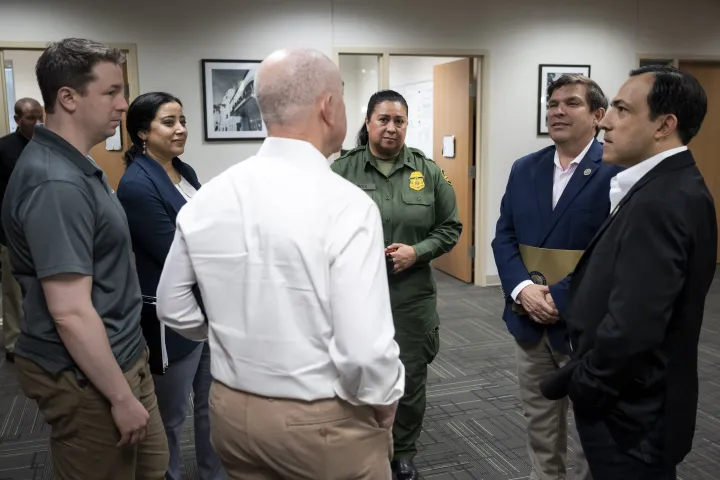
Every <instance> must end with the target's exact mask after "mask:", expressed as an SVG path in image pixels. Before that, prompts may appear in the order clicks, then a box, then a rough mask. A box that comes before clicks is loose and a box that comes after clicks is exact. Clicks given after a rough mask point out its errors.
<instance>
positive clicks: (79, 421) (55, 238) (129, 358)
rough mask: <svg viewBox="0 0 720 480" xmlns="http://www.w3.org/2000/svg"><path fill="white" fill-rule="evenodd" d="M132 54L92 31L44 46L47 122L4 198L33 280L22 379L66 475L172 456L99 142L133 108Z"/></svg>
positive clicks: (158, 472) (16, 246)
mask: <svg viewBox="0 0 720 480" xmlns="http://www.w3.org/2000/svg"><path fill="white" fill-rule="evenodd" d="M124 61H125V58H124V55H123V53H122V52H120V51H119V50H116V49H113V48H110V47H108V46H106V45H103V44H100V43H96V42H93V41H90V40H85V39H76V38H70V39H65V40H62V41H59V42H56V43H53V44H51V45H50V46H49V47H48V48H47V49H46V50H45V51H44V52H43V54H42V55H41V56H40V59H39V60H38V62H37V66H36V74H37V80H38V85H39V87H40V92H41V93H42V96H43V101H44V103H45V109H46V112H47V120H46V126H45V127H42V126H38V127H36V128H35V134H34V136H33V139H32V140H31V141H30V143H29V144H28V146H27V147H26V148H25V150H24V151H23V153H22V155H21V156H20V160H19V161H18V164H17V166H16V167H15V171H14V172H13V174H12V177H11V178H10V182H9V183H8V187H7V191H6V194H5V199H4V202H3V205H2V224H3V226H4V228H5V233H6V236H7V242H8V248H9V250H10V259H11V262H12V266H13V273H14V275H15V277H16V278H17V280H18V282H19V283H20V284H21V285H22V287H23V292H25V298H24V299H23V300H24V304H23V306H24V310H25V322H23V324H22V328H21V330H22V331H21V334H20V338H19V339H18V343H17V346H16V348H15V363H16V364H17V368H18V380H19V382H20V386H21V388H22V390H23V392H24V393H25V395H26V396H27V397H29V398H31V399H33V400H36V401H37V403H38V407H39V409H40V411H41V412H42V414H43V416H44V417H45V420H46V421H47V422H48V423H49V424H50V427H51V443H50V449H51V453H52V460H53V472H54V477H55V478H56V479H57V480H85V479H88V480H89V479H97V478H113V479H115V480H138V479H145V480H160V479H162V478H164V476H165V471H166V469H167V465H168V448H167V439H166V438H165V432H164V429H163V425H162V421H161V419H160V413H159V411H158V408H157V400H156V398H155V392H154V387H153V381H152V377H151V375H150V370H149V368H148V363H147V348H146V345H145V340H144V338H143V336H142V332H141V329H140V311H141V308H142V298H141V294H140V285H139V281H138V277H137V273H136V271H135V267H134V264H133V262H132V258H131V255H132V252H131V241H130V233H129V231H128V226H127V220H126V218H125V213H124V211H123V208H122V206H121V205H120V203H119V201H118V200H117V198H116V197H115V193H114V192H113V191H112V189H111V188H110V186H109V185H108V184H107V177H106V175H105V173H104V172H103V171H102V170H101V169H100V168H99V167H98V166H97V164H96V163H95V161H94V160H93V159H92V158H90V157H89V154H88V152H89V151H90V149H91V148H92V147H93V146H94V145H96V144H98V143H100V142H102V141H104V140H105V139H107V138H108V137H110V136H112V135H113V134H114V132H115V130H116V128H117V126H118V125H119V124H120V120H121V118H122V115H123V112H125V111H126V110H127V107H128V105H127V102H126V100H125V97H124V88H123V87H124V80H123V69H122V65H123V63H124Z"/></svg>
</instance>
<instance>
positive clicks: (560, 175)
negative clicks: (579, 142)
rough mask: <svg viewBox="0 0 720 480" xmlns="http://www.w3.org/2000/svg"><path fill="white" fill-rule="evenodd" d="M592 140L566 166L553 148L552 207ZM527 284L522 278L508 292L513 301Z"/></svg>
mask: <svg viewBox="0 0 720 480" xmlns="http://www.w3.org/2000/svg"><path fill="white" fill-rule="evenodd" d="M593 141H595V139H594V138H593V139H592V140H590V143H588V144H587V146H586V147H585V149H584V150H583V151H582V152H580V155H578V156H577V157H575V159H573V161H572V162H570V164H569V165H568V166H567V168H563V166H562V164H561V163H560V154H559V153H558V151H557V148H556V149H555V172H554V174H553V198H552V206H553V209H554V208H555V207H556V206H557V203H558V201H559V200H560V197H562V194H563V192H564V191H565V188H566V187H567V185H568V183H570V179H571V178H572V176H573V174H574V173H575V170H577V166H578V165H579V164H580V162H581V161H582V159H583V158H585V155H587V152H588V150H590V147H591V146H592V144H593ZM528 285H533V282H531V281H530V280H524V281H522V282H520V283H519V284H518V286H517V287H515V288H514V289H513V291H512V292H510V296H511V297H512V299H513V300H514V301H515V303H520V302H519V301H518V299H517V297H518V295H520V292H522V290H523V289H524V288H525V287H527V286H528Z"/></svg>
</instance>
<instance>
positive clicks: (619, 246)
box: [541, 151, 718, 464]
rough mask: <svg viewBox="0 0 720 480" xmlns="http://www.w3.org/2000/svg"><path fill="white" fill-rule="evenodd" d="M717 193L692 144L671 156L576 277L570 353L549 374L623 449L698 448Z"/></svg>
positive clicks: (548, 392)
mask: <svg viewBox="0 0 720 480" xmlns="http://www.w3.org/2000/svg"><path fill="white" fill-rule="evenodd" d="M717 241H718V240H717V222H716V217H715V206H714V202H713V198H712V196H711V194H710V192H709V191H708V189H707V187H706V185H705V181H704V180H703V177H702V175H701V174H700V171H699V170H698V169H697V166H696V165H695V161H694V159H693V157H692V154H691V153H690V152H689V151H687V152H681V153H679V154H676V155H673V156H671V157H668V158H666V159H665V160H663V161H662V162H660V163H659V164H658V165H657V166H656V167H655V168H653V169H652V170H651V171H650V172H648V173H647V174H646V175H645V176H644V177H643V178H641V179H640V180H639V181H638V182H637V183H636V184H635V186H634V187H633V188H632V189H631V190H630V191H629V192H628V193H627V195H626V196H625V197H624V198H623V200H622V201H621V202H620V204H619V205H618V208H617V209H616V211H615V213H614V215H611V216H610V217H609V218H608V219H607V220H606V222H605V223H604V224H603V226H602V227H601V228H600V231H599V232H598V234H597V235H596V236H595V238H594V240H593V241H592V242H591V244H590V246H589V247H588V249H587V250H586V252H585V255H584V256H583V257H582V259H581V260H580V263H579V264H578V266H577V268H576V270H575V272H574V274H573V276H572V281H571V287H570V296H571V303H570V307H569V312H568V315H567V317H566V318H565V320H566V322H567V324H568V328H569V331H570V341H571V345H572V348H573V353H572V359H571V361H570V362H569V363H568V364H567V365H566V366H565V367H564V368H561V369H560V370H558V371H557V372H555V373H554V374H553V375H552V376H551V377H550V378H548V379H547V380H545V381H544V382H542V383H541V389H542V392H543V394H544V395H545V396H546V397H548V398H550V399H559V398H562V397H564V396H565V395H569V397H570V399H571V400H572V401H573V402H574V405H575V409H576V412H577V413H578V418H579V419H580V418H583V417H584V418H592V417H594V418H596V419H598V418H599V419H602V420H603V421H604V422H605V423H606V424H607V426H608V429H609V431H610V433H611V434H612V436H613V438H614V440H615V441H616V443H617V444H618V445H619V446H620V447H621V448H622V449H624V450H626V451H628V452H630V451H640V452H641V453H642V452H645V451H647V445H648V444H649V445H652V446H659V447H660V448H661V453H662V455H663V456H664V457H665V459H666V460H668V461H670V462H672V463H675V464H677V463H679V462H681V461H682V460H683V458H684V457H685V455H687V453H688V452H689V451H690V449H691V446H692V440H693V435H694V431H695V420H696V411H697V402H698V374H697V356H698V340H699V336H700V328H701V325H702V320H703V312H704V307H705V297H706V295H707V293H708V290H709V288H710V284H711V283H712V280H713V277H714V274H715V266H716V262H717Z"/></svg>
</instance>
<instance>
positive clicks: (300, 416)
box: [210, 381, 392, 480]
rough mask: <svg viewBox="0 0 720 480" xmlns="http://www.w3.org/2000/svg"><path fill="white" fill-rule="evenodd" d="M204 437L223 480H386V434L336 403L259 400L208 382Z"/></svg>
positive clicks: (360, 411)
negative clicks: (207, 437) (220, 467)
mask: <svg viewBox="0 0 720 480" xmlns="http://www.w3.org/2000/svg"><path fill="white" fill-rule="evenodd" d="M210 438H211V441H212V445H213V447H214V449H215V451H216V452H217V453H218V455H219V456H220V459H221V460H222V462H223V465H224V467H225V471H226V472H227V474H228V478H229V479H230V480H275V479H277V480H281V479H293V480H302V479H307V480H344V479H347V480H350V479H353V480H390V479H391V472H390V459H391V458H392V433H391V429H384V428H380V427H379V426H378V424H377V422H376V421H375V416H374V411H373V410H372V409H371V408H370V407H355V406H352V405H350V404H349V403H347V402H344V401H342V400H339V399H328V400H318V401H315V402H303V401H296V400H287V399H274V398H265V397H258V396H255V395H251V394H248V393H244V392H240V391H237V390H233V389H230V388H228V387H226V386H225V385H223V384H222V383H220V382H217V381H213V384H212V387H211V388H210Z"/></svg>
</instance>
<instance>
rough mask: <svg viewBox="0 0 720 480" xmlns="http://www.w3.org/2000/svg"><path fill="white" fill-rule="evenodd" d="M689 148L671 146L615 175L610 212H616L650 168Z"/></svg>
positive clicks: (611, 183) (611, 181)
mask: <svg viewBox="0 0 720 480" xmlns="http://www.w3.org/2000/svg"><path fill="white" fill-rule="evenodd" d="M687 149H688V148H687V147H686V146H682V147H677V148H671V149H670V150H666V151H664V152H662V153H659V154H657V155H655V156H652V157H650V158H648V159H647V160H645V161H644V162H640V163H638V164H637V165H633V166H632V167H630V168H628V169H626V170H623V171H622V172H620V173H618V174H617V175H615V176H614V177H613V178H611V179H610V212H613V213H614V212H615V207H617V206H618V204H619V203H620V201H621V200H622V199H623V198H625V195H627V193H628V192H629V191H630V189H631V188H632V187H634V186H635V184H636V183H637V182H638V181H639V180H640V179H641V178H642V177H644V176H645V175H646V174H647V173H648V172H649V171H650V170H652V169H653V168H655V167H656V166H657V165H658V164H659V163H660V162H662V161H663V160H665V159H666V158H668V157H672V156H673V155H677V154H678V153H680V152H684V151H685V150H687Z"/></svg>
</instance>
